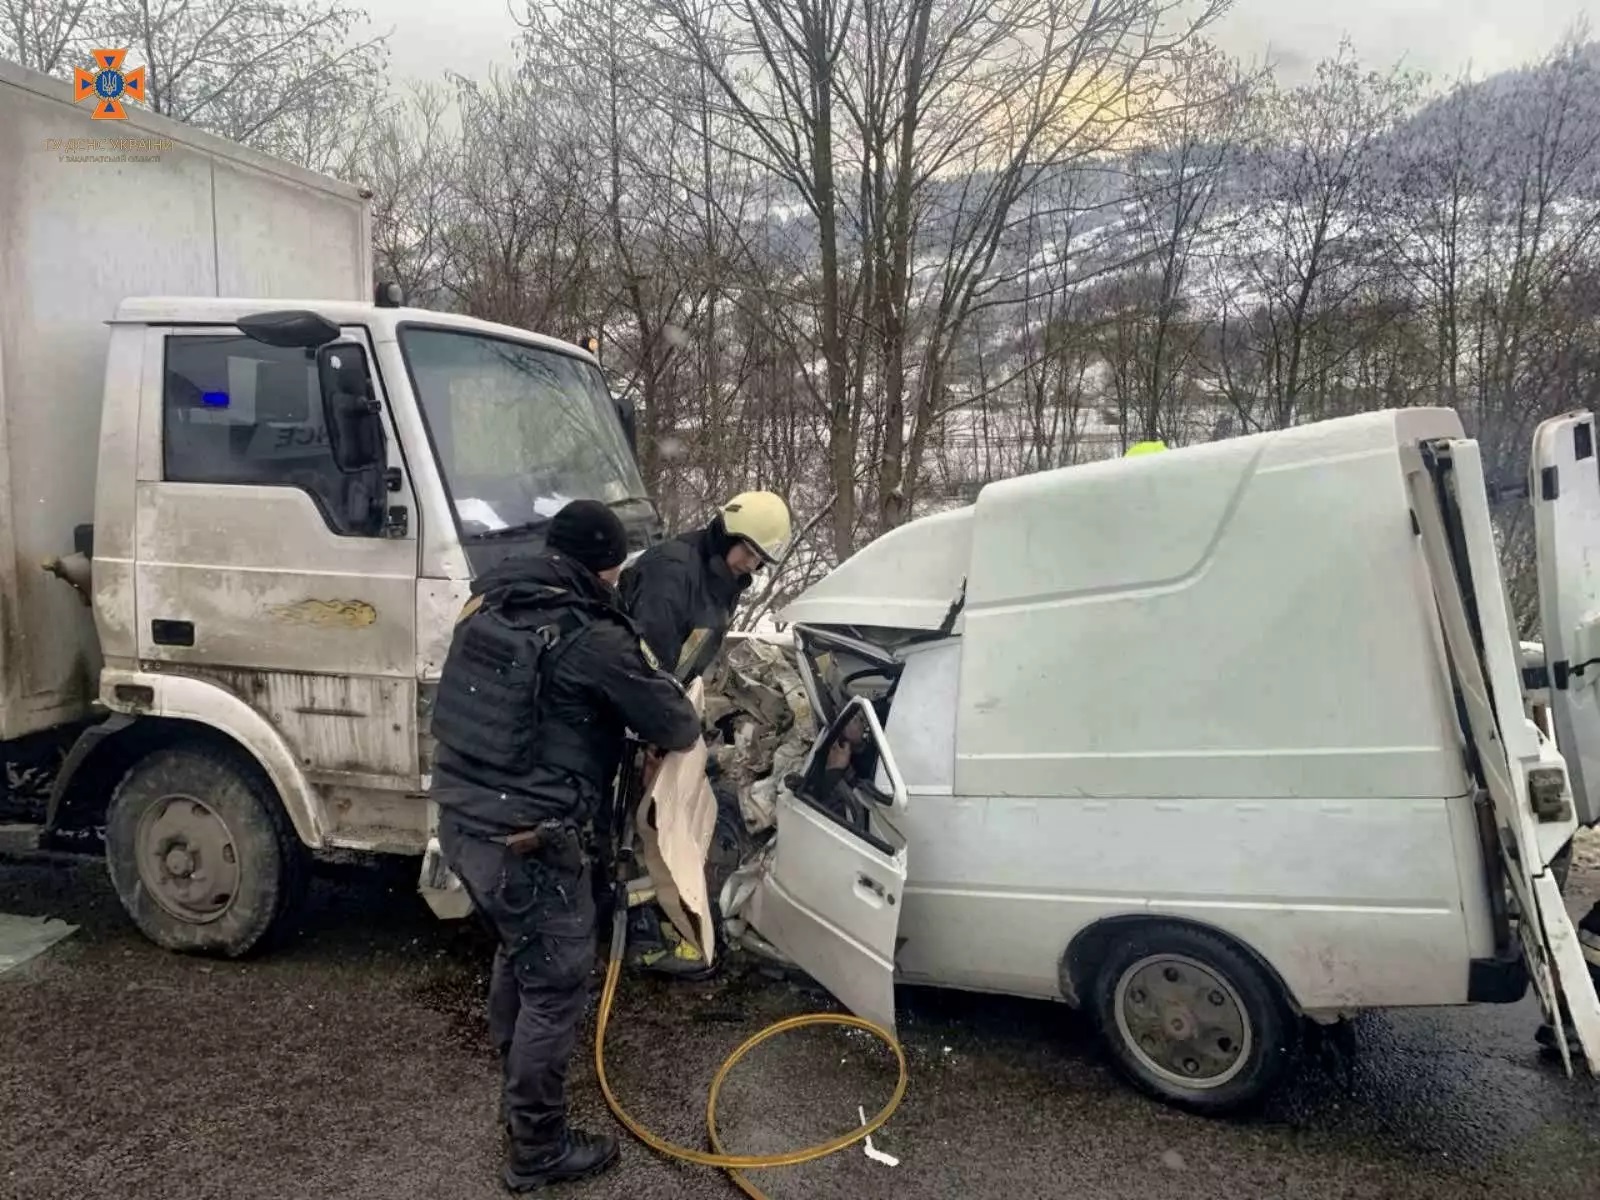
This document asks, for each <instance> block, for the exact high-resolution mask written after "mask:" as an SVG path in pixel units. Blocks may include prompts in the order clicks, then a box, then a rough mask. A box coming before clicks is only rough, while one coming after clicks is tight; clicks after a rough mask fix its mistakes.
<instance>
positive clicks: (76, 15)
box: [0, 0, 91, 75]
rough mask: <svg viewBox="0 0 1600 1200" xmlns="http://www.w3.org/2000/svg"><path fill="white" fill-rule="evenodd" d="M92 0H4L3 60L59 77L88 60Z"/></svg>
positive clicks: (0, 13) (0, 25) (0, 5)
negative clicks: (75, 64)
mask: <svg viewBox="0 0 1600 1200" xmlns="http://www.w3.org/2000/svg"><path fill="white" fill-rule="evenodd" d="M90 15H91V14H90V4H89V0H0V58H9V59H11V60H12V61H14V62H19V63H21V64H22V65H23V66H25V67H30V68H32V69H33V70H35V71H44V72H46V73H47V74H52V75H53V74H56V73H57V72H59V71H61V70H62V69H63V68H70V67H71V66H72V64H73V61H74V60H76V59H78V58H80V57H86V56H87V52H88V50H89V46H88V44H87V41H88V39H87V36H86V35H87V29H86V24H87V22H86V20H85V18H86V17H88V16H90Z"/></svg>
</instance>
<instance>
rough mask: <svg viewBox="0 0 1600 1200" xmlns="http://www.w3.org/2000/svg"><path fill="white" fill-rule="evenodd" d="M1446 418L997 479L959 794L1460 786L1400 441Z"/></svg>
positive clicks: (1375, 790)
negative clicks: (1399, 455) (1403, 469)
mask: <svg viewBox="0 0 1600 1200" xmlns="http://www.w3.org/2000/svg"><path fill="white" fill-rule="evenodd" d="M1430 426H1431V427H1432V428H1433V435H1436V436H1450V435H1453V434H1458V433H1459V429H1460V426H1459V423H1458V421H1457V419H1456V417H1455V415H1454V414H1453V413H1450V412H1447V411H1443V410H1420V411H1412V412H1408V413H1404V414H1398V413H1377V414H1371V415H1368V416H1363V417H1355V418H1349V419H1346V420H1343V421H1336V422H1326V423H1322V424H1319V425H1315V426H1310V427H1307V428H1306V429H1298V430H1290V431H1285V432H1281V433H1275V434H1272V435H1270V436H1259V437H1251V438H1240V439H1237V440H1235V441H1230V442H1219V443H1216V444H1213V445H1209V446H1202V447H1194V448H1191V449H1189V450H1186V451H1185V452H1183V453H1181V454H1157V455H1151V456H1148V457H1143V458H1137V459H1132V460H1122V461H1115V462H1109V463H1097V464H1093V465H1089V466H1084V467H1077V468H1074V469H1072V470H1069V471H1053V472H1046V473H1044V474H1040V475H1034V476H1028V477H1024V478H1021V479H1016V480H1010V481H1006V482H1004V483H999V484H994V485H991V486H990V487H988V488H986V489H985V490H984V491H983V493H982V494H981V495H980V496H979V499H978V502H977V506H976V510H977V511H976V516H975V518H974V529H973V537H972V569H971V573H970V576H969V578H968V583H967V604H966V612H965V617H966V624H965V631H964V635H963V641H964V643H965V646H964V649H963V656H962V658H963V661H962V669H961V672H962V673H961V695H962V697H963V701H962V706H961V711H960V713H959V714H958V719H957V735H956V756H957V758H956V779H955V791H956V793H957V794H958V795H969V796H983V795H1007V796H1028V797H1046V796H1070V797H1096V798H1111V797H1126V798H1145V799H1149V798H1164V799H1165V798H1170V799H1174V800H1191V799H1198V798H1203V797H1209V798H1216V799H1229V800H1233V799H1239V800H1244V799H1253V798H1260V799H1269V798H1279V797H1284V798H1293V797H1305V798H1315V799H1317V800H1323V799H1326V800H1355V799H1376V798H1379V797H1410V798H1415V799H1433V798H1437V797H1442V796H1453V795H1464V794H1465V793H1466V791H1467V790H1468V783H1467V779H1466V775H1465V770H1464V765H1463V760H1462V756H1461V751H1460V732H1459V728H1458V725H1457V722H1456V719H1455V715H1454V712H1453V709H1452V707H1451V705H1450V703H1449V698H1448V692H1447V688H1446V684H1445V679H1444V676H1443V671H1442V666H1441V662H1440V660H1439V658H1438V657H1437V651H1436V640H1435V633H1434V626H1435V624H1436V616H1435V613H1434V610H1433V605H1432V597H1431V595H1430V593H1429V592H1428V585H1427V576H1426V574H1425V568H1424V566H1423V562H1422V558H1421V555H1420V553H1419V551H1418V548H1417V541H1416V537H1415V535H1414V533H1413V530H1412V525H1411V517H1410V507H1409V502H1408V498H1407V494H1406V491H1405V485H1404V478H1403V475H1402V471H1401V466H1400V462H1399V457H1398V453H1397V447H1398V445H1399V444H1400V443H1401V442H1402V440H1406V439H1410V438H1413V437H1416V436H1428V435H1429V434H1428V429H1429V427H1430ZM1402 427H1405V428H1404V432H1402Z"/></svg>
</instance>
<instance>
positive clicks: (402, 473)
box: [48, 298, 660, 954]
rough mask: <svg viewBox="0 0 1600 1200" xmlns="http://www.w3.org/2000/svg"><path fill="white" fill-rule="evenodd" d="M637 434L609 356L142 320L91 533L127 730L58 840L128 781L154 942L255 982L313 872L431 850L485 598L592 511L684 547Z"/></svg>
mask: <svg viewBox="0 0 1600 1200" xmlns="http://www.w3.org/2000/svg"><path fill="white" fill-rule="evenodd" d="M618 407H619V406H618V404H617V402H616V401H615V400H614V399H613V397H612V395H611V393H610V391H609V390H608V388H607V386H606V383H605V380H604V378H603V376H602V373H601V371H600V369H599V366H598V363H597V361H596V360H595V358H594V357H593V356H592V355H591V354H590V353H589V352H588V351H587V350H585V349H582V348H580V347H578V346H577V345H569V344H566V343H564V342H559V341H556V340H553V339H550V338H544V337H539V336H536V335H533V334H529V333H527V332H525V331H522V330H517V329H512V328H508V327H504V326H499V325H494V324H490V323H487V322H483V321H477V320H473V319H470V318H466V317H459V316H453V315H446V314H441V313H437V312H428V311H423V310H419V309H410V308H405V307H387V306H379V305H375V304H358V303H349V302H337V303H333V302H320V303H318V302H310V301H307V302H295V301H279V302H273V304H272V306H271V307H270V308H269V309H263V306H262V303H261V302H260V301H248V300H232V299H214V298H200V299H173V298H164V299H129V300H126V301H124V302H123V303H122V304H121V305H120V306H119V307H118V309H117V313H116V318H115V320H114V322H113V323H112V327H111V335H110V344H109V350H108V356H107V371H106V382H105V394H104V401H103V408H102V417H101V436H100V450H99V460H98V475H97V480H96V491H95V504H94V521H93V525H92V527H91V528H90V529H88V530H80V531H79V540H80V543H82V546H83V549H84V550H86V551H87V554H86V557H87V558H88V559H89V565H90V570H89V572H88V586H87V589H86V590H87V592H88V595H89V598H90V599H91V601H92V604H91V611H92V614H93V625H94V636H93V637H92V638H86V645H90V646H93V647H97V648H98V652H99V655H100V657H101V660H102V661H101V667H100V670H99V673H98V679H99V686H98V697H97V698H98V705H99V707H100V709H101V710H102V711H103V713H104V714H106V717H107V719H106V720H104V721H101V722H99V723H98V724H95V725H93V726H92V727H91V728H90V729H89V730H88V731H87V732H86V733H85V734H84V735H83V736H82V737H81V738H80V739H79V741H78V743H77V745H76V746H75V747H74V749H73V751H72V753H71V755H70V756H69V758H68V761H67V765H66V769H64V770H63V771H62V772H61V773H60V776H59V777H58V779H57V782H56V786H55V789H54V792H53V794H52V797H51V801H50V808H49V814H48V821H49V824H50V826H51V827H52V828H58V827H61V826H63V825H69V824H71V823H73V822H74V821H75V820H77V821H82V820H83V819H85V814H87V819H89V820H97V819H99V818H98V817H97V815H96V814H95V803H96V798H97V796H98V797H100V798H102V799H103V796H104V791H105V787H104V784H105V782H106V781H107V780H111V781H114V783H115V788H116V794H115V797H114V798H113V799H112V801H111V804H110V809H109V812H108V813H107V814H106V815H105V817H104V820H105V824H106V843H107V854H108V859H109V862H110V866H111V873H112V877H113V879H114V880H115V882H116V884H117V888H118V892H119V894H120V896H121V898H122V900H123V902H124V904H125V905H126V906H127V907H128V909H129V911H130V912H131V913H132V914H133V915H134V917H135V919H136V920H137V921H138V922H139V924H140V926H141V928H143V930H144V932H145V933H146V934H148V935H150V936H151V937H153V938H154V939H155V940H156V941H157V942H159V943H162V944H164V945H169V946H173V947H175V948H182V949H200V950H211V951H221V952H224V953H230V954H233V953H243V952H244V951H245V950H247V949H249V948H250V946H252V945H254V944H255V943H256V941H258V940H259V939H260V938H261V937H263V936H265V935H266V934H267V933H268V932H269V931H270V930H271V928H272V927H273V926H274V925H275V924H276V923H277V922H278V920H279V919H280V918H281V916H282V915H283V913H285V912H287V911H288V910H289V908H290V907H291V906H292V903H293V901H294V899H295V897H294V895H293V893H294V891H295V890H296V889H297V888H298V887H299V886H300V877H301V875H302V874H303V871H302V866H303V864H302V861H301V860H302V858H303V852H304V851H305V850H306V849H310V850H324V849H347V850H359V851H377V852H389V853H400V854H423V853H424V851H425V850H427V849H428V847H429V843H430V834H431V817H430V807H429V805H428V803H427V801H426V797H425V791H426V787H427V782H428V775H429V770H430V759H431V743H430V739H429V735H428V714H429V707H430V702H431V698H432V696H433V693H434V689H435V686H436V684H437V681H438V678H439V672H440V669H441V667H442V664H443V662H444V659H445V654H446V651H447V649H448V647H449V640H450V634H451V630H452V627H453V624H454V621H455V618H456V616H457V614H458V613H459V611H460V609H461V607H462V605H463V603H464V602H465V601H466V599H467V597H468V595H469V589H470V586H471V580H472V578H473V577H474V575H476V574H478V573H481V572H482V571H484V570H486V569H487V568H489V567H491V566H493V565H495V564H496V563H498V562H499V561H501V560H502V559H503V558H505V557H507V556H508V555H514V554H521V553H528V552H531V551H535V550H537V549H539V548H540V546H541V545H542V539H543V532H544V527H545V526H546V525H547V524H548V522H549V520H550V518H551V517H552V516H553V515H554V514H555V513H556V512H557V511H558V510H559V509H560V508H561V506H562V505H563V504H565V503H566V502H567V501H568V500H570V499H574V498H580V497H581V498H589V499H598V500H602V501H604V502H606V503H608V504H610V505H611V506H613V507H614V508H615V509H616V511H617V512H618V515H619V516H620V517H621V518H622V520H623V521H624V523H625V525H626V526H627V528H628V530H629V533H630V541H631V542H632V544H633V546H634V548H635V549H643V548H644V547H645V546H646V545H648V544H649V543H650V542H651V541H653V540H656V539H658V538H659V536H660V532H659V522H658V520H657V517H656V513H655V509H654V507H653V505H652V504H651V502H650V501H649V500H648V499H647V498H646V496H645V494H644V487H643V485H642V483H641V481H640V477H639V473H638V469H637V466H636V464H635V460H634V455H633V451H632V448H631V447H630V444H629V440H628V437H627V435H626V433H625V429H626V427H627V424H628V422H627V421H626V420H625V419H624V418H625V417H626V416H627V414H626V413H622V412H619V411H618ZM426 870H427V871H428V872H429V874H430V878H432V879H434V880H435V882H436V883H437V884H438V885H439V887H438V888H435V889H431V890H432V894H433V895H434V897H435V898H437V899H442V902H443V905H444V908H445V909H446V910H447V911H448V910H449V909H450V904H451V901H452V898H454V900H455V902H456V906H457V907H458V908H459V893H457V892H454V891H452V890H451V882H452V881H450V880H449V879H448V877H447V873H444V872H443V871H442V870H441V869H440V867H439V864H438V862H437V855H436V854H435V855H434V856H433V857H432V858H430V859H428V860H427V867H426ZM440 889H444V890H443V891H441V890H440Z"/></svg>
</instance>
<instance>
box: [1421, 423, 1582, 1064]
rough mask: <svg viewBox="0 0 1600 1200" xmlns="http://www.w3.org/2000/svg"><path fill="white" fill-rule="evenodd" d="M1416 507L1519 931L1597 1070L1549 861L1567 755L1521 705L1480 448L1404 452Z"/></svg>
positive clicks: (1555, 1007) (1562, 1019) (1563, 808)
mask: <svg viewBox="0 0 1600 1200" xmlns="http://www.w3.org/2000/svg"><path fill="white" fill-rule="evenodd" d="M1402 454H1403V455H1404V457H1405V468H1406V478H1407V483H1408V486H1409V488H1410V492H1411V505H1412V512H1413V514H1414V516H1415V518H1416V524H1417V532H1418V535H1419V537H1420V540H1421V543H1422V551H1423V556H1424V559H1425V561H1426V564H1427V568H1428V573H1429V577H1430V580H1431V583H1432V588H1433V595H1434V599H1435V602H1436V604H1437V607H1438V611H1439V618H1440V623H1441V626H1442V632H1443V638H1444V644H1445V650H1446V655H1447V658H1448V666H1449V670H1450V674H1451V676H1452V680H1453V682H1454V684H1455V688H1456V693H1457V696H1458V697H1459V700H1460V705H1461V709H1462V715H1463V721H1464V724H1465V726H1466V730H1465V732H1466V735H1467V741H1468V750H1469V754H1468V757H1469V759H1471V760H1472V762H1473V764H1474V766H1475V769H1476V773H1477V774H1478V776H1479V777H1480V778H1481V779H1482V782H1483V786H1484V787H1485V789H1486V790H1487V792H1488V794H1489V798H1490V801H1491V803H1492V805H1493V809H1494V816H1495V822H1494V823H1495V825H1496V827H1497V838H1496V841H1497V847H1496V849H1497V851H1498V857H1499V859H1500V862H1501V865H1502V868H1503V873H1504V876H1505V879H1506V882H1507V885H1508V887H1509V889H1510V892H1511V894H1512V896H1513V897H1514V899H1515V903H1516V908H1517V914H1518V920H1517V935H1518V937H1519V939H1520V940H1521V943H1522V950H1523V957H1524V959H1525V961H1526V962H1527V966H1528V972H1529V975H1530V976H1531V977H1532V979H1533V983H1534V988H1535V990H1536V991H1537V992H1538V995H1539V1002H1540V1004H1542V1005H1543V1007H1544V1010H1545V1016H1546V1018H1547V1019H1548V1020H1549V1021H1550V1023H1551V1025H1552V1026H1554V1027H1555V1031H1556V1034H1557V1036H1556V1039H1555V1040H1556V1044H1557V1046H1558V1047H1559V1048H1560V1052H1561V1056H1562V1059H1563V1061H1565V1062H1566V1066H1567V1070H1568V1071H1569V1072H1570V1071H1571V1069H1572V1063H1571V1060H1570V1058H1569V1057H1568V1054H1567V1049H1566V1038H1565V1037H1564V1036H1563V1026H1564V1024H1565V1023H1566V1021H1568V1020H1570V1022H1571V1024H1572V1026H1573V1028H1574V1030H1575V1031H1576V1033H1577V1035H1578V1040H1579V1043H1580V1044H1581V1045H1582V1047H1583V1053H1584V1057H1585V1058H1586V1059H1587V1060H1588V1063H1589V1069H1590V1071H1591V1072H1592V1073H1595V1074H1600V998H1597V997H1596V995H1595V990H1594V984H1593V983H1592V982H1591V980H1590V978H1589V972H1588V970H1587V968H1586V966H1585V964H1584V961H1583V955H1582V952H1581V951H1580V949H1579V946H1578V938H1577V932H1576V930H1575V929H1574V928H1573V925H1572V919H1571V918H1570V917H1569V916H1568V914H1567V910H1566V907H1565V904H1564V902H1563V900H1562V897H1561V892H1560V888H1559V887H1558V886H1557V884H1556V880H1555V876H1554V873H1553V872H1552V871H1551V870H1550V869H1549V864H1550V861H1551V860H1552V859H1553V858H1554V857H1555V856H1556V855H1557V854H1558V853H1559V852H1560V850H1561V848H1562V847H1564V846H1565V845H1566V844H1567V843H1568V842H1569V841H1570V840H1571V838H1572V834H1573V833H1574V832H1575V830H1576V829H1577V819H1576V815H1575V812H1574V809H1573V805H1572V795H1571V791H1570V789H1569V786H1568V782H1567V772H1566V768H1565V766H1564V764H1563V763H1562V761H1561V756H1560V754H1559V753H1557V752H1556V750H1555V747H1554V746H1552V745H1551V744H1550V743H1549V742H1548V741H1547V740H1546V739H1545V738H1544V737H1543V736H1542V735H1541V734H1540V733H1539V731H1538V728H1537V727H1536V726H1535V725H1534V724H1533V722H1532V720H1530V719H1529V717H1528V715H1527V713H1526V711H1525V710H1524V708H1523V703H1522V677H1521V670H1520V654H1521V651H1520V647H1519V643H1518V642H1517V640H1516V639H1515V637H1514V635H1513V628H1512V624H1511V618H1510V609H1509V607H1508V605H1507V603H1506V592H1505V584H1504V582H1503V580H1502V578H1501V574H1500V561H1499V557H1498V553H1497V550H1496V547H1495V539H1494V530H1493V527H1492V526H1491V524H1490V521H1489V504H1488V493H1487V490H1486V488H1485V486H1484V476H1483V462H1482V458H1481V457H1480V455H1479V451H1478V444H1477V443H1476V442H1474V441H1471V440H1468V439H1440V440H1435V441H1429V442H1424V443H1422V444H1421V445H1419V446H1416V447H1413V448H1407V449H1406V450H1404V451H1402Z"/></svg>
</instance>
